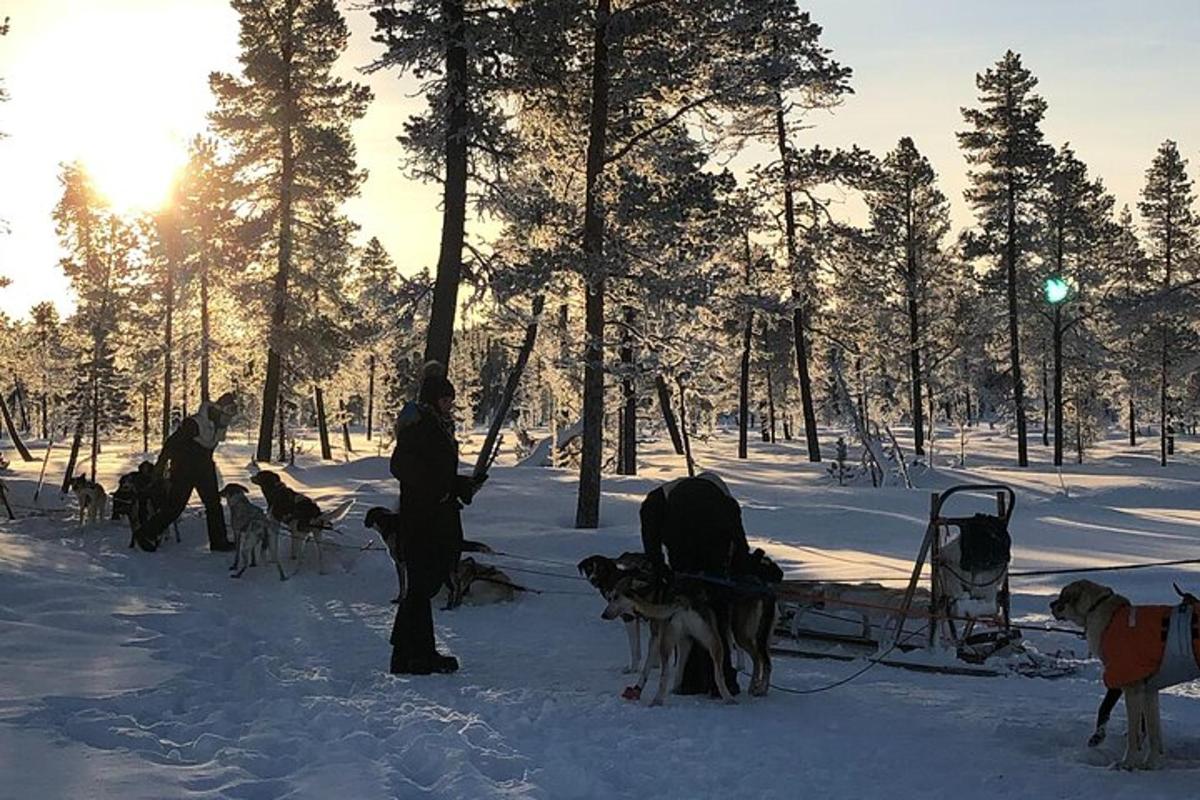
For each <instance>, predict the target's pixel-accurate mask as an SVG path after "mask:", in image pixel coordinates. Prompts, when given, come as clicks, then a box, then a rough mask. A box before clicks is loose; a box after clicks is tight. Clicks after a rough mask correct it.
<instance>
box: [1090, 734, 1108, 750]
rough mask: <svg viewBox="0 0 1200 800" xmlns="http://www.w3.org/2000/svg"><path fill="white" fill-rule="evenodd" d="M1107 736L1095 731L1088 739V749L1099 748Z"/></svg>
mask: <svg viewBox="0 0 1200 800" xmlns="http://www.w3.org/2000/svg"><path fill="white" fill-rule="evenodd" d="M1106 736H1107V734H1105V732H1104V731H1096V732H1095V733H1093V734H1092V735H1091V737H1089V738H1088V747H1099V746H1100V745H1102V744H1104V739H1105V738H1106Z"/></svg>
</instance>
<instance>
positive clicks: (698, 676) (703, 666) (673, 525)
mask: <svg viewBox="0 0 1200 800" xmlns="http://www.w3.org/2000/svg"><path fill="white" fill-rule="evenodd" d="M641 521H642V548H643V550H644V551H645V552H646V554H647V555H648V556H650V557H651V558H652V559H654V560H655V561H656V562H657V563H658V564H660V565H661V564H663V550H664V548H665V549H666V557H667V560H668V561H669V562H670V566H671V569H672V570H673V571H674V572H676V573H684V574H695V575H706V576H709V577H711V578H716V579H718V580H725V579H728V578H729V577H730V574H731V571H732V568H733V566H734V565H735V564H737V563H743V562H744V561H745V560H746V559H747V558H748V557H749V552H750V547H749V544H748V543H747V541H746V531H745V529H744V528H743V527H742V509H741V506H739V505H738V502H737V500H735V499H733V496H732V495H731V494H730V493H729V489H728V488H727V487H726V486H725V482H724V481H722V480H721V478H720V477H719V476H718V475H716V474H715V473H712V472H702V473H700V474H699V475H697V476H695V477H694V478H680V479H677V480H674V481H671V482H669V483H665V484H663V485H662V486H660V487H658V488H657V489H655V490H654V491H652V492H650V493H649V494H648V495H646V499H645V500H644V501H643V502H642V507H641ZM706 588H707V589H708V590H709V591H708V595H709V598H710V601H711V602H712V603H713V606H714V609H715V610H716V612H717V617H718V620H719V621H720V622H721V636H722V638H723V639H724V640H725V682H726V685H728V687H729V690H730V691H731V692H733V693H735V694H736V693H737V692H738V685H737V671H736V670H735V669H734V668H733V662H732V661H731V659H730V657H729V647H730V642H729V641H728V625H727V624H726V623H725V620H726V619H727V616H726V615H728V613H729V606H728V598H727V597H723V595H726V594H727V591H728V590H726V591H723V590H722V587H721V586H720V585H719V584H715V583H714V584H710V585H709V586H708V587H706ZM679 691H680V694H702V693H710V694H713V695H714V696H716V694H717V691H716V682H715V681H714V679H713V674H712V665H711V661H709V659H708V656H707V654H706V653H703V652H702V648H699V647H697V648H693V649H692V653H691V656H690V657H689V658H688V662H687V664H685V665H684V670H683V679H682V681H681V682H680V686H679Z"/></svg>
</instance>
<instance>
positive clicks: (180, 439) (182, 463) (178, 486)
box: [134, 392, 238, 552]
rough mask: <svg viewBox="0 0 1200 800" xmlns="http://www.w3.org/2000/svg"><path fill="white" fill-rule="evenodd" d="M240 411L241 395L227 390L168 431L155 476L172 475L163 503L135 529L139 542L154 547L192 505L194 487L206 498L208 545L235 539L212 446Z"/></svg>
mask: <svg viewBox="0 0 1200 800" xmlns="http://www.w3.org/2000/svg"><path fill="white" fill-rule="evenodd" d="M237 413H238V404H237V397H236V396H235V395H234V394H233V393H232V392H226V393H225V394H223V395H221V396H220V397H219V398H217V400H216V402H214V403H209V402H205V403H201V404H200V409H199V410H198V411H197V412H196V413H195V414H193V415H192V416H190V417H188V418H187V419H185V420H184V421H183V422H181V423H180V425H179V427H178V428H176V429H175V431H174V432H173V433H172V434H171V435H170V436H168V437H167V441H166V442H164V443H163V448H162V452H161V453H159V455H158V460H157V461H156V462H155V464H154V475H153V477H154V479H155V480H162V479H164V478H165V479H166V481H167V496H166V500H165V502H164V503H163V505H162V507H161V508H160V509H159V510H158V512H157V513H155V514H154V515H153V516H152V517H150V518H149V519H148V520H146V521H145V522H144V523H143V524H142V526H141V527H140V528H138V529H137V530H136V531H135V532H134V541H135V542H137V545H138V547H140V548H141V549H143V550H145V551H147V552H151V551H153V550H155V549H156V548H157V547H158V539H159V537H160V536H161V535H162V532H163V531H165V530H166V529H167V526H168V525H170V524H171V523H172V522H174V521H175V520H177V519H179V515H180V514H182V513H183V510H184V509H185V508H187V504H188V500H189V499H190V498H191V496H192V491H193V490H194V491H195V492H196V493H197V494H199V495H200V501H201V502H202V503H204V518H205V521H206V523H207V525H208V549H209V550H213V551H226V550H232V549H233V543H232V542H230V541H229V540H228V538H227V537H226V533H225V513H224V511H223V510H222V509H221V497H220V496H219V495H218V494H217V489H218V486H217V466H216V463H215V462H214V461H213V451H214V450H216V448H217V445H219V444H220V443H221V442H222V441H224V439H225V432H226V430H228V428H229V425H230V424H231V423H232V422H233V420H234V418H235V417H236V416H237Z"/></svg>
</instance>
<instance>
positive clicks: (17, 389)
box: [13, 380, 32, 436]
mask: <svg viewBox="0 0 1200 800" xmlns="http://www.w3.org/2000/svg"><path fill="white" fill-rule="evenodd" d="M13 400H14V401H16V404H17V416H18V417H20V418H21V433H23V434H25V435H26V436H28V435H29V434H30V433H31V432H32V431H30V429H29V412H28V411H27V410H26V408H25V384H23V383H22V382H21V381H19V380H18V381H17V382H16V384H15V386H14V388H13Z"/></svg>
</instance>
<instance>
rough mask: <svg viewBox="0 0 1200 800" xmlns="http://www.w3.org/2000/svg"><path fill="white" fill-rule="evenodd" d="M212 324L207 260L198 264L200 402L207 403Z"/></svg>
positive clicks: (209, 389)
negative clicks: (209, 310)
mask: <svg viewBox="0 0 1200 800" xmlns="http://www.w3.org/2000/svg"><path fill="white" fill-rule="evenodd" d="M211 325H212V322H211V320H210V319H209V316H208V260H207V259H204V260H203V261H201V262H200V402H201V403H207V402H208V401H209V398H210V397H211V395H210V394H209V392H210V391H211V387H210V386H209V369H210V367H211V360H212V328H211Z"/></svg>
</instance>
